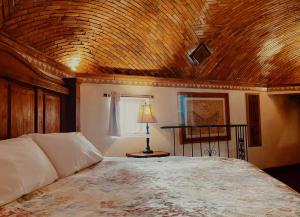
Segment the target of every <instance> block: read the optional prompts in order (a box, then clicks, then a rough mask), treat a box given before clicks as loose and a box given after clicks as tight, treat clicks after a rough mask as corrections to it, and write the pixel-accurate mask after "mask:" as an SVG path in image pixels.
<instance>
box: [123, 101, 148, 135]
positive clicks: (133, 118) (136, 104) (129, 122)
mask: <svg viewBox="0 0 300 217" xmlns="http://www.w3.org/2000/svg"><path fill="white" fill-rule="evenodd" d="M145 103H149V99H146V98H135V97H121V100H120V125H121V136H123V137H127V136H128V137H129V136H144V135H145V134H146V124H144V123H137V119H138V113H139V108H140V105H142V104H145Z"/></svg>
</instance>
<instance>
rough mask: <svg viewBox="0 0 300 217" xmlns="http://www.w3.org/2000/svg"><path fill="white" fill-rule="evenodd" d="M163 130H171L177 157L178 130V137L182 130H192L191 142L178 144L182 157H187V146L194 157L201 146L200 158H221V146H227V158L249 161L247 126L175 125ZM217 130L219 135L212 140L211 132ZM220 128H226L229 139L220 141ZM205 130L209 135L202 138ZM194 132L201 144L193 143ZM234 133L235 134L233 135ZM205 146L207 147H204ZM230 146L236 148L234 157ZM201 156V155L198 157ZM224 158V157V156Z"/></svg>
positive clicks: (165, 127) (163, 127)
mask: <svg viewBox="0 0 300 217" xmlns="http://www.w3.org/2000/svg"><path fill="white" fill-rule="evenodd" d="M160 128H161V129H171V130H172V135H173V136H172V137H173V148H174V150H173V153H174V156H176V130H178V135H179V134H180V130H186V129H190V138H191V142H189V143H185V142H184V139H183V140H182V142H181V141H179V139H178V144H180V145H182V155H183V156H185V148H186V147H185V146H187V145H189V146H190V147H191V152H192V153H191V155H192V157H194V156H195V155H194V148H195V147H194V146H195V145H196V144H199V148H200V156H205V155H206V156H210V157H211V156H219V157H221V146H223V145H224V143H225V146H226V151H227V153H226V157H228V158H229V157H236V158H237V159H241V160H247V161H248V144H249V142H248V129H247V125H246V124H238V125H237V124H234V125H192V126H186V125H173V126H162V127H160ZM214 128H217V135H214V136H213V137H214V138H212V135H211V133H210V132H211V130H212V129H214ZM220 128H226V132H227V133H229V134H227V135H231V136H228V137H227V139H225V140H224V139H222V140H221V139H220V138H221V137H222V136H221V135H220V133H219V132H220ZM203 129H207V131H208V135H206V136H205V139H203V138H204V137H202V133H201V132H203ZM193 131H194V132H198V133H199V136H200V138H199V140H200V141H199V142H194V141H193ZM232 132H233V133H232ZM204 145H205V147H204ZM230 146H234V147H235V151H234V155H235V156H233V155H232V153H230ZM198 156H199V155H198ZM223 156H224V155H223Z"/></svg>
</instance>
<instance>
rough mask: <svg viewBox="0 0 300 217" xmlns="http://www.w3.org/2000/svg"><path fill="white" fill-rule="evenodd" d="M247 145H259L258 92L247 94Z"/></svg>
mask: <svg viewBox="0 0 300 217" xmlns="http://www.w3.org/2000/svg"><path fill="white" fill-rule="evenodd" d="M246 100H247V122H248V129H249V130H248V133H249V135H248V136H249V147H254V146H261V129H260V105H259V95H258V94H247V95H246Z"/></svg>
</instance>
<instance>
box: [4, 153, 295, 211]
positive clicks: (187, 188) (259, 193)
mask: <svg viewBox="0 0 300 217" xmlns="http://www.w3.org/2000/svg"><path fill="white" fill-rule="evenodd" d="M0 216H1V217H7V216H11V217H18V216H22V217H26V216H28V217H37V216H55V217H65V216H79V217H81V216H89V217H90V216H91V217H93V216H197V217H198V216H239V217H242V216H256V217H259V216H280V217H287V216H300V195H299V194H298V193H296V192H294V191H293V190H291V189H289V188H288V187H287V186H286V185H284V184H283V183H281V182H279V181H277V180H276V179H273V178H272V177H270V176H268V175H266V174H265V173H264V172H262V171H260V170H258V169H257V168H256V167H254V166H252V165H251V164H249V163H247V162H245V161H240V160H236V159H224V158H209V157H204V158H183V157H169V158H161V159H157V158H153V159H125V158H124V159H122V158H106V159H105V160H104V161H103V162H101V163H100V164H98V165H96V166H94V167H92V168H89V169H86V170H84V171H81V172H80V173H78V174H75V175H73V176H70V177H67V178H64V179H61V180H59V181H57V182H55V183H53V184H51V185H49V186H46V187H44V188H42V189H40V190H37V191H35V192H32V193H31V194H28V195H25V196H23V197H22V198H20V199H18V200H17V201H14V202H12V203H10V204H7V205H5V206H2V207H0Z"/></svg>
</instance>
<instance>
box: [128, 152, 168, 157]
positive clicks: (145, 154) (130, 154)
mask: <svg viewBox="0 0 300 217" xmlns="http://www.w3.org/2000/svg"><path fill="white" fill-rule="evenodd" d="M126 156H127V157H135V158H148V157H167V156H170V153H169V152H165V151H153V153H149V154H148V153H143V152H142V151H141V152H135V153H126Z"/></svg>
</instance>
